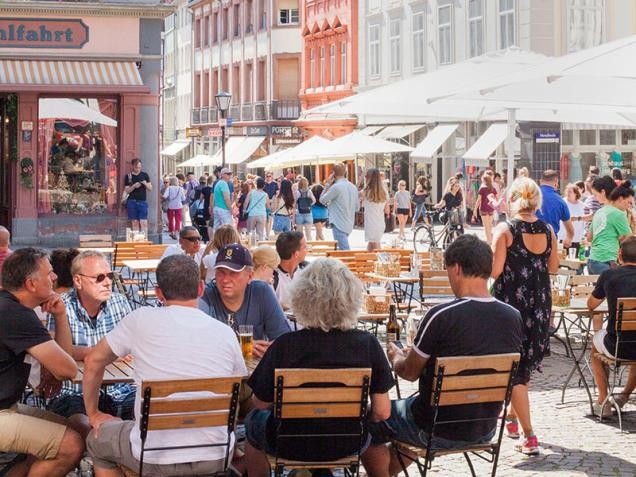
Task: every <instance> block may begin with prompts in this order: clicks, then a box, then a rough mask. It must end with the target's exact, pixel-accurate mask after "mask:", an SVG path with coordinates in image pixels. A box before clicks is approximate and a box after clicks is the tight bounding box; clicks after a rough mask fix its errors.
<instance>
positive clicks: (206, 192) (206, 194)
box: [197, 185, 212, 214]
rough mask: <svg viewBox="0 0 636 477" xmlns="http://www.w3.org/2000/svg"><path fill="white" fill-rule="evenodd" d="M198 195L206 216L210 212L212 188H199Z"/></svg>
mask: <svg viewBox="0 0 636 477" xmlns="http://www.w3.org/2000/svg"><path fill="white" fill-rule="evenodd" d="M199 193H200V195H201V196H203V207H204V208H205V211H206V214H207V213H208V211H209V210H210V195H211V194H212V186H209V185H206V186H204V187H201V191H200V192H199ZM197 198H198V197H197Z"/></svg>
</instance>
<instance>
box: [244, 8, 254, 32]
mask: <svg viewBox="0 0 636 477" xmlns="http://www.w3.org/2000/svg"><path fill="white" fill-rule="evenodd" d="M253 9H254V3H253V2H252V0H247V1H246V2H245V33H252V32H253V31H254V25H252V16H253V12H252V10H253Z"/></svg>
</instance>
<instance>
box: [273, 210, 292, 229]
mask: <svg viewBox="0 0 636 477" xmlns="http://www.w3.org/2000/svg"><path fill="white" fill-rule="evenodd" d="M272 230H273V231H274V232H276V233H279V232H289V231H291V219H290V218H289V216H288V215H279V214H274V222H273V223H272Z"/></svg>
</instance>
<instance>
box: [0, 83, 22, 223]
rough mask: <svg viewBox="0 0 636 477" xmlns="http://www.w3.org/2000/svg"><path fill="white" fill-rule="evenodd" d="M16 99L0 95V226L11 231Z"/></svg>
mask: <svg viewBox="0 0 636 477" xmlns="http://www.w3.org/2000/svg"><path fill="white" fill-rule="evenodd" d="M17 121H18V97H17V95H15V94H0V225H3V226H5V227H6V228H8V229H9V231H11V218H12V217H13V197H14V192H15V184H14V183H13V181H12V180H11V178H12V177H13V172H14V170H13V167H15V161H12V157H13V156H16V157H15V159H16V160H17V138H16V131H17Z"/></svg>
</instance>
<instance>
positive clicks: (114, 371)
mask: <svg viewBox="0 0 636 477" xmlns="http://www.w3.org/2000/svg"><path fill="white" fill-rule="evenodd" d="M77 368H78V370H77V375H76V376H75V379H73V384H82V379H83V378H84V361H78V362H77ZM134 371H135V368H134V367H133V363H132V361H127V360H123V359H118V360H117V361H115V362H113V363H110V364H109V365H107V366H106V369H104V379H103V380H102V386H108V385H111V384H118V383H133V382H134V378H133V374H134Z"/></svg>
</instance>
